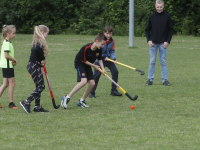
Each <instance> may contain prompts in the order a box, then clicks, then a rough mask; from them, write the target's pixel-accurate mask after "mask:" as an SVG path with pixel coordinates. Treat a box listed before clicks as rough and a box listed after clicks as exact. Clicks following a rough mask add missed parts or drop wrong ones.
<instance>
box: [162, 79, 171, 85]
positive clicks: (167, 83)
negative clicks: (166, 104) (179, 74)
mask: <svg viewBox="0 0 200 150" xmlns="http://www.w3.org/2000/svg"><path fill="white" fill-rule="evenodd" d="M163 85H167V86H170V85H171V84H170V83H169V81H168V80H165V82H163Z"/></svg>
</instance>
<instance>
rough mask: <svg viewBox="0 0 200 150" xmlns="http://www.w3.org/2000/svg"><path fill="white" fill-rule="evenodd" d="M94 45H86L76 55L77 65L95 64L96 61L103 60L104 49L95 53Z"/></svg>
mask: <svg viewBox="0 0 200 150" xmlns="http://www.w3.org/2000/svg"><path fill="white" fill-rule="evenodd" d="M92 44H93V43H89V44H86V45H84V46H83V47H82V48H81V49H80V51H79V52H78V53H77V55H76V58H75V63H80V62H86V61H89V62H91V63H94V62H95V60H96V59H98V60H101V59H102V49H96V50H95V51H93V50H91V45H92Z"/></svg>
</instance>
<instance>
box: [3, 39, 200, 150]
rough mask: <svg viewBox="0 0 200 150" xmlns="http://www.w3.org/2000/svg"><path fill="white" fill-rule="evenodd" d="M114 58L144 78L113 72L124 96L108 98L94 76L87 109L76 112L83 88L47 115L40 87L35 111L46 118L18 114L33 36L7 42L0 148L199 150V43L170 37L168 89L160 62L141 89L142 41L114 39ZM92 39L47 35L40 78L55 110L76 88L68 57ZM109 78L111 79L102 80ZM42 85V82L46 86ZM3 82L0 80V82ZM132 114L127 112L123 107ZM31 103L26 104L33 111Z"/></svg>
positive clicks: (29, 87)
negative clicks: (10, 48) (8, 71)
mask: <svg viewBox="0 0 200 150" xmlns="http://www.w3.org/2000/svg"><path fill="white" fill-rule="evenodd" d="M114 38H115V41H116V57H117V60H118V61H119V62H121V63H124V64H127V65H130V66H132V67H135V68H138V69H141V70H144V71H145V73H146V74H145V75H144V76H141V75H140V73H138V72H136V71H134V70H131V69H128V68H126V67H123V66H119V65H117V68H118V70H119V81H118V83H119V85H120V86H122V88H124V89H125V90H126V91H127V92H128V93H129V94H130V95H132V96H134V95H136V94H137V95H138V96H139V98H138V100H137V101H134V102H133V101H130V100H129V99H128V98H127V97H126V96H125V95H123V96H122V97H113V96H110V88H111V82H110V81H109V80H108V79H107V78H106V77H103V76H102V77H101V78H100V82H99V85H98V88H97V90H96V96H97V97H96V98H95V99H90V98H87V100H86V102H87V103H88V105H89V106H90V108H89V109H82V108H79V107H77V106H76V102H77V101H78V99H79V98H81V96H82V94H83V92H84V90H85V88H83V89H81V90H80V91H78V92H77V93H76V94H75V95H74V96H73V97H72V99H71V101H70V103H69V105H68V108H67V109H66V110H64V109H63V108H59V109H57V110H56V109H54V108H53V107H52V103H51V97H50V94H49V90H48V87H47V84H46V89H45V91H44V92H43V93H42V97H41V104H42V106H43V107H44V108H45V109H48V110H49V111H50V112H49V113H45V114H43V113H33V112H31V113H30V114H27V113H25V111H24V110H23V109H22V108H21V107H20V104H19V102H20V101H22V100H24V99H26V98H27V97H28V96H29V94H30V93H31V92H32V91H33V90H34V84H33V81H32V79H31V78H30V77H29V74H28V72H27V70H26V65H27V62H28V60H29V56H30V48H31V42H32V35H17V36H16V39H15V40H14V41H12V43H13V45H14V48H15V56H16V58H17V60H18V64H17V66H16V67H15V79H16V87H15V92H14V99H15V100H14V102H15V103H16V105H17V106H18V107H19V108H18V109H17V110H10V109H8V108H7V105H8V94H7V90H6V91H5V92H4V94H3V95H2V97H1V98H0V103H1V104H2V105H3V106H4V108H3V109H0V113H1V115H0V121H1V123H0V141H1V149H6V150H9V149H15V150H18V149H19V150H25V149H30V150H31V149H38V150H43V149H52V150H57V149H59V150H60V149H69V150H71V149H73V150H76V149H77V150H78V149H82V150H94V149H95V150H100V149H101V150H102V149H104V150H110V149H115V150H116V149H119V150H122V149H126V150H129V149H131V150H132V149H136V150H137V149H141V150H147V149H148V150H154V149H158V150H160V149H166V150H168V149H178V150H179V149H187V150H188V149H190V150H192V149H199V148H200V144H199V140H198V138H199V136H200V133H199V128H200V118H199V113H200V111H199V108H200V103H199V98H200V95H199V83H200V79H199V55H200V51H199V47H200V42H199V40H200V39H199V37H179V36H178V37H176V36H174V37H173V39H172V42H171V44H170V46H169V48H168V54H167V64H168V78H169V81H170V83H171V84H172V85H171V86H168V87H167V86H163V85H162V82H161V71H160V64H159V58H158V59H157V63H156V72H155V79H154V83H153V85H152V86H145V83H146V81H147V76H148V64H149V51H148V45H147V43H146V39H145V38H144V37H135V41H134V44H135V47H134V48H129V47H128V46H129V43H128V41H129V40H128V37H121V36H115V37H114ZM93 40H94V36H81V35H49V37H48V39H47V41H48V46H49V48H50V55H49V56H48V57H47V65H46V68H47V72H48V76H49V79H50V83H51V86H52V90H53V94H54V97H55V100H56V103H57V104H60V98H61V96H63V95H66V94H68V93H69V92H70V91H71V89H72V88H73V87H74V86H75V85H76V84H77V82H76V70H75V69H74V58H75V55H76V53H77V52H78V51H79V49H80V48H81V47H82V46H83V45H85V44H86V43H89V42H92V41H93ZM109 76H111V75H110V73H109ZM45 82H46V81H45ZM1 83H2V81H1ZM131 105H134V106H135V109H134V110H131V109H130V106H131ZM33 106H34V102H32V109H33Z"/></svg>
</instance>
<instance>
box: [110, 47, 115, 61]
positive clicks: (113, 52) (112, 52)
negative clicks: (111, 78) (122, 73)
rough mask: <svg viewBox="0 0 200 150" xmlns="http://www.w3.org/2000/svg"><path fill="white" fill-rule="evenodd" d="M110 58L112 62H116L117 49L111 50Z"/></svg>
mask: <svg viewBox="0 0 200 150" xmlns="http://www.w3.org/2000/svg"><path fill="white" fill-rule="evenodd" d="M110 58H111V59H112V60H116V57H115V49H111V50H110Z"/></svg>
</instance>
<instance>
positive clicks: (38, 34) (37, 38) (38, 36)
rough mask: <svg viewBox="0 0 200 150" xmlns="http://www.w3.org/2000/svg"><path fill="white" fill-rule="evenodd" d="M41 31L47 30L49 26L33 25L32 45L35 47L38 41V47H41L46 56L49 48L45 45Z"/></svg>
mask: <svg viewBox="0 0 200 150" xmlns="http://www.w3.org/2000/svg"><path fill="white" fill-rule="evenodd" d="M42 31H43V32H49V28H48V27H47V26H45V25H39V26H35V28H34V34H33V41H32V46H33V47H36V45H37V43H39V44H40V47H41V48H42V49H43V52H44V55H45V56H46V55H48V54H49V48H48V46H47V43H46V39H45V38H44V35H43V34H42Z"/></svg>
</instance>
